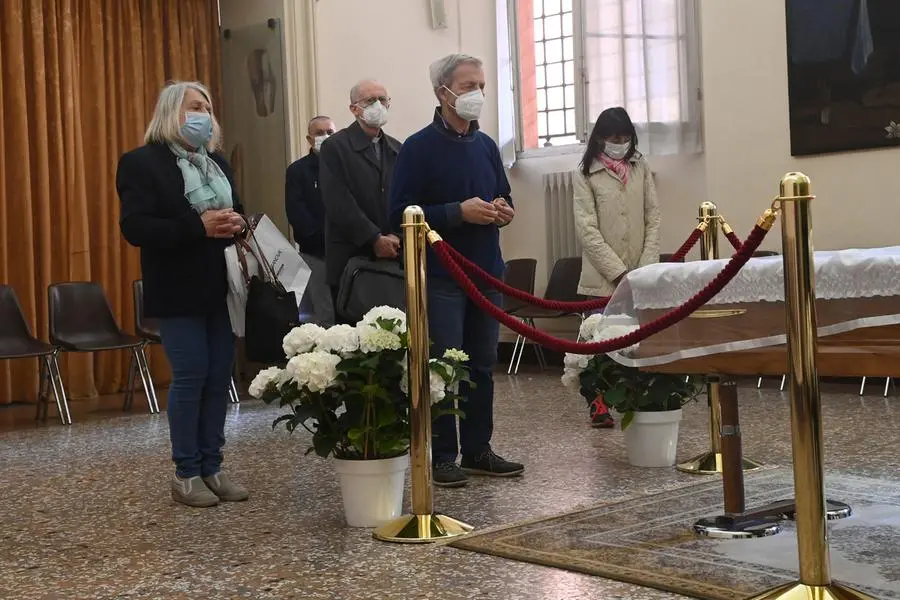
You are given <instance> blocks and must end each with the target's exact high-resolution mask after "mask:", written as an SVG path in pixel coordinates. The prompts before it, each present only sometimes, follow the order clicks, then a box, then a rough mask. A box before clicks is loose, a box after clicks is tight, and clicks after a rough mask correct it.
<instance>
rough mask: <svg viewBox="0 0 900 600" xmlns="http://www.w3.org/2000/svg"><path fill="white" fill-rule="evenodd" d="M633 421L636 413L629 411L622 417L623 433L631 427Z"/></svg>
mask: <svg viewBox="0 0 900 600" xmlns="http://www.w3.org/2000/svg"><path fill="white" fill-rule="evenodd" d="M632 421H634V411H633V410H629V411H628V412H626V413H625V414H623V415H622V431H625V430H626V429H628V426H629V425H631V423H632Z"/></svg>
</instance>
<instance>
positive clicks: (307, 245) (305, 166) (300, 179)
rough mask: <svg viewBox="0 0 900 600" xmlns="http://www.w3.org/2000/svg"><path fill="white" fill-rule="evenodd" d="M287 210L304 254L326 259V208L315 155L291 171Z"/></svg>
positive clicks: (286, 185)
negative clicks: (323, 203)
mask: <svg viewBox="0 0 900 600" xmlns="http://www.w3.org/2000/svg"><path fill="white" fill-rule="evenodd" d="M284 207H285V210H286V212H287V218H288V223H290V224H291V229H293V231H294V241H295V242H297V245H298V246H300V252H303V253H305V254H311V255H312V256H315V257H317V258H325V207H324V206H323V205H322V192H321V189H320V188H319V155H318V154H316V153H315V152H310V153H309V154H308V155H306V156H304V157H303V158H301V159H300V160H297V161H294V162H293V163H291V165H290V166H289V167H288V168H287V173H286V174H285V183H284Z"/></svg>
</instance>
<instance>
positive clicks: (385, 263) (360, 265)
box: [337, 256, 406, 323]
mask: <svg viewBox="0 0 900 600" xmlns="http://www.w3.org/2000/svg"><path fill="white" fill-rule="evenodd" d="M376 306H393V307H394V308H399V309H401V310H406V278H405V275H404V274H403V267H402V266H401V265H400V263H399V262H397V261H395V260H372V259H370V258H367V257H364V256H357V257H355V258H351V259H350V262H348V263H347V266H346V267H345V268H344V273H343V274H342V275H341V282H340V286H339V288H338V298H337V313H338V317H340V318H341V319H342V320H343V321H344V322H346V323H356V322H358V321H360V320H361V319H362V318H363V317H364V316H365V314H366V313H367V312H369V311H370V310H372V309H373V308H375V307H376Z"/></svg>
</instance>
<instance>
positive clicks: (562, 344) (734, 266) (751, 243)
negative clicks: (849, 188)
mask: <svg viewBox="0 0 900 600" xmlns="http://www.w3.org/2000/svg"><path fill="white" fill-rule="evenodd" d="M766 233H768V231H767V230H766V229H764V228H762V227H760V226H759V225H757V226H756V227H754V228H753V231H752V232H751V233H750V235H749V236H748V237H747V241H746V242H744V244H743V245H742V246H741V249H740V250H738V251H737V253H735V255H734V256H733V257H731V260H729V261H728V264H727V265H725V267H724V268H723V269H722V270H721V271H720V272H719V274H718V275H716V277H715V278H714V279H713V280H712V281H710V282H709V283H708V284H707V285H706V286H704V288H703V289H702V290H700V291H699V292H698V293H697V294H696V295H694V296H693V297H692V298H690V299H689V300H688V301H687V302H685V303H684V304H682V305H681V306H679V307H677V308H673V309H672V310H670V311H669V312H667V313H666V314H664V315H662V316H661V317H659V318H658V319H656V320H654V321H651V322H650V323H647V324H645V325H642V326H641V327H640V328H638V329H636V330H635V331H632V332H631V333H628V334H626V335H623V336H620V337H617V338H612V339H608V340H604V341H602V342H589V343H581V342H572V341H569V340H562V339H559V338H555V337H553V336H551V335H548V334H547V333H544V332H543V331H540V330H539V329H536V328H534V327H531V326H530V325H528V324H527V323H524V322H522V321H520V320H519V319H517V318H515V317H514V316H512V315H508V314H506V313H505V312H504V311H503V309H502V308H500V307H499V306H496V305H495V304H494V303H493V302H491V301H490V300H488V299H487V298H485V297H484V294H482V293H481V291H480V290H479V289H478V288H477V287H475V284H474V283H472V281H471V280H470V279H469V278H468V277H467V276H466V274H465V272H464V271H463V269H462V267H460V266H459V265H458V264H457V263H456V261H455V260H454V259H453V255H452V254H451V253H450V251H449V250H448V248H449V247H450V246H449V245H448V244H447V243H446V242H445V241H443V240H438V241H436V242H433V243H432V247H433V248H434V252H435V254H436V255H437V257H438V259H440V261H441V264H442V265H443V266H444V268H445V269H447V272H449V273H450V275H451V276H452V277H453V279H455V280H456V282H457V284H459V286H460V287H461V288H462V289H463V291H464V292H466V294H467V295H468V296H469V298H471V299H472V301H473V302H474V303H475V304H476V305H477V306H478V307H479V308H481V309H482V310H483V311H485V312H486V313H488V314H489V315H491V316H492V317H493V318H494V319H496V320H498V321H500V322H501V323H503V324H504V325H506V326H507V327H509V328H510V329H512V330H513V331H515V332H516V333H518V334H520V335H523V336H525V337H527V338H529V339H531V340H533V341H535V342H537V343H539V344H541V345H542V346H546V347H547V348H550V349H552V350H556V351H557V352H572V353H574V354H605V353H607V352H614V351H616V350H621V349H622V348H627V347H628V346H631V345H634V344H637V343H639V342H641V341H643V340H645V339H647V338H648V337H650V336H651V335H654V334H656V333H659V332H660V331H662V330H664V329H666V328H668V327H671V326H672V325H674V324H676V323H678V322H679V321H681V320H682V319H685V318H686V317H687V316H688V315H690V314H691V313H692V312H694V311H695V310H697V309H698V308H700V307H701V306H703V305H704V304H706V303H707V302H709V301H710V300H711V299H712V298H713V296H715V295H716V294H718V293H719V292H720V291H722V288H724V287H725V286H726V285H727V284H728V282H729V281H731V280H732V278H734V276H735V275H736V274H737V272H738V271H740V270H741V268H743V266H744V265H745V264H747V261H748V260H750V257H751V256H753V253H754V252H755V251H756V249H757V248H759V245H760V244H761V243H762V241H763V238H765V237H766Z"/></svg>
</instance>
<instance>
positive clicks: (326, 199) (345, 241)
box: [319, 80, 400, 295]
mask: <svg viewBox="0 0 900 600" xmlns="http://www.w3.org/2000/svg"><path fill="white" fill-rule="evenodd" d="M390 107H391V98H390V96H388V93H387V90H386V89H385V87H384V86H383V85H381V84H380V83H378V82H377V81H371V80H366V81H360V82H359V83H357V84H356V85H355V86H353V89H351V90H350V112H351V113H352V114H353V116H354V117H355V119H356V120H355V121H354V122H353V124H352V125H350V126H349V127H347V128H346V129H342V130H340V131H338V132H337V133H335V134H334V135H332V136H331V137H329V138H328V139H327V140H325V142H324V143H323V144H322V148H321V150H320V153H319V154H320V166H319V180H320V184H321V186H322V203H323V204H324V206H325V215H326V221H325V264H326V271H327V278H328V283H329V284H330V285H331V286H332V288H333V289H334V291H335V295H337V294H336V292H337V285H338V283H339V282H340V279H341V274H342V273H343V272H344V267H345V266H346V265H347V263H348V262H349V260H350V259H351V258H353V257H354V256H369V257H371V258H382V259H397V258H398V257H399V251H400V239H399V238H398V237H397V236H396V235H394V234H393V233H391V228H390V224H389V221H388V190H389V189H390V182H391V176H392V175H393V173H394V164H395V162H396V161H397V153H398V152H400V142H399V141H397V140H396V139H394V138H392V137H391V136H389V135H387V134H386V133H385V132H384V130H383V127H384V125H385V124H386V123H387V120H388V114H389V110H390Z"/></svg>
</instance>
